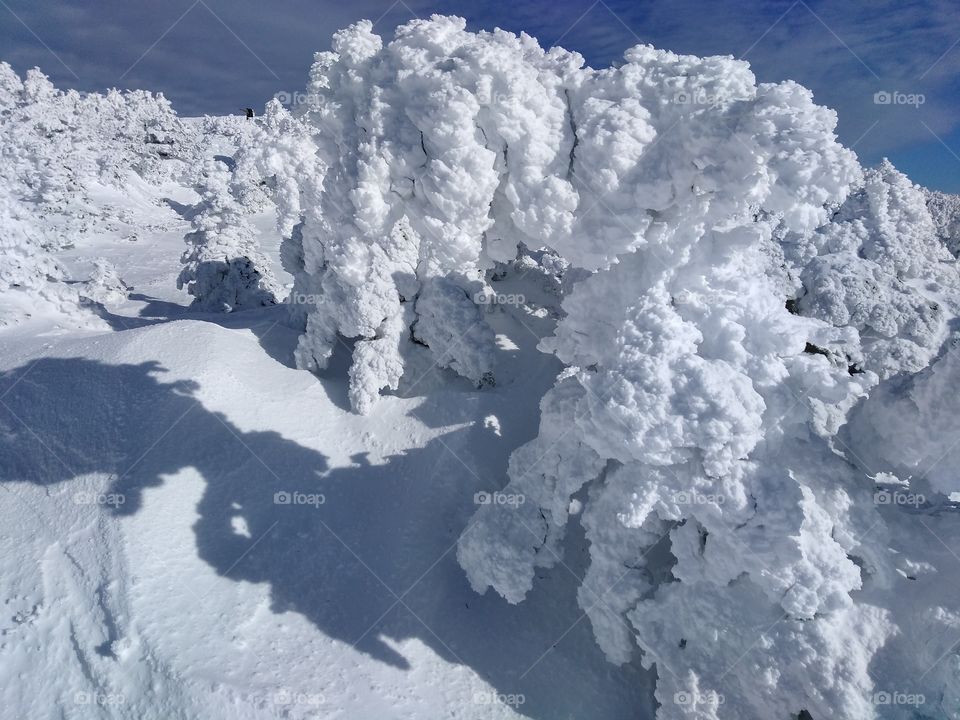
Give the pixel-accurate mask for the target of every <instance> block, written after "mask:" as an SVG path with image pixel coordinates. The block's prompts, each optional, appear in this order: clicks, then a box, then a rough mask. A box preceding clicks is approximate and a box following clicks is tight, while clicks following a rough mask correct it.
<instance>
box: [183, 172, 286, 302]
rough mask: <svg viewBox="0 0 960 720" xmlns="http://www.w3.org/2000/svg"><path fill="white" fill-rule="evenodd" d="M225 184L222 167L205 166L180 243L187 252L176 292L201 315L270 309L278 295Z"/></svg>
mask: <svg viewBox="0 0 960 720" xmlns="http://www.w3.org/2000/svg"><path fill="white" fill-rule="evenodd" d="M230 181H231V173H230V170H229V169H228V168H227V166H226V165H225V164H224V163H223V162H221V161H219V160H214V159H210V160H208V161H207V163H206V164H205V165H204V172H203V181H202V185H201V186H200V188H199V191H200V196H201V200H200V203H199V205H198V207H197V208H196V209H195V213H194V216H193V220H192V224H193V230H192V231H191V232H190V233H188V234H187V235H186V237H185V238H184V239H185V241H186V242H187V244H188V245H189V246H190V247H189V249H188V250H186V251H185V252H184V254H183V257H182V258H181V261H182V262H183V265H184V267H183V269H182V270H181V271H180V276H179V277H178V278H177V287H178V288H186V289H187V292H188V293H190V294H191V295H192V296H193V297H194V301H193V305H192V307H194V308H195V309H199V310H203V311H206V312H221V311H226V312H229V311H232V310H239V309H244V308H251V307H260V306H264V305H273V304H275V303H276V302H277V298H278V295H279V294H280V292H281V288H280V286H279V284H278V283H277V281H276V279H275V278H274V276H273V273H272V272H271V271H270V268H269V264H268V262H267V259H266V257H264V255H263V254H262V253H261V252H260V250H259V249H258V248H257V244H256V238H255V234H254V231H253V228H252V227H251V225H250V220H249V218H248V216H247V213H246V212H245V210H244V208H243V207H242V206H241V205H240V204H239V203H238V202H237V200H236V199H235V198H234V197H233V195H232V194H231V191H230Z"/></svg>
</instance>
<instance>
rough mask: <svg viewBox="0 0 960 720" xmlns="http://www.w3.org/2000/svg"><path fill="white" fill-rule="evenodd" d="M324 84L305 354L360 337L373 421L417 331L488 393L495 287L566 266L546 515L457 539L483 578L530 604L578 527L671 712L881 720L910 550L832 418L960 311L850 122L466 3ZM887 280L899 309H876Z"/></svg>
mask: <svg viewBox="0 0 960 720" xmlns="http://www.w3.org/2000/svg"><path fill="white" fill-rule="evenodd" d="M308 92H309V93H311V94H312V95H314V96H316V97H317V98H318V100H317V102H314V103H309V104H308V105H307V106H306V108H305V109H304V110H302V111H301V113H300V115H301V118H302V119H303V121H304V122H306V123H309V124H310V125H311V126H312V128H313V130H314V136H313V141H314V143H315V144H316V146H317V148H318V156H319V158H320V165H318V167H321V166H322V167H323V178H322V183H315V184H314V187H315V188H317V187H318V188H319V190H318V191H317V192H316V195H315V196H311V197H315V198H316V201H315V202H313V201H309V200H308V201H306V202H305V203H304V204H303V205H302V206H301V207H302V208H303V212H302V215H303V222H302V223H301V224H300V225H297V226H296V227H295V228H294V229H293V231H292V232H291V234H290V241H289V243H288V246H287V256H288V257H289V258H291V259H292V261H293V269H294V270H295V273H294V274H295V276H296V278H297V285H296V287H297V288H298V289H299V291H301V292H304V293H309V294H312V295H313V296H314V297H317V298H320V299H321V300H322V301H321V302H317V303H315V304H314V305H311V306H310V308H309V310H308V311H307V312H306V313H305V316H304V317H303V322H304V325H305V333H304V335H303V336H302V338H301V341H300V346H299V348H298V351H297V359H298V362H299V364H300V365H301V366H303V367H307V368H310V369H316V368H320V367H323V366H324V365H325V363H326V362H327V360H328V359H329V357H330V355H331V353H332V351H333V348H334V346H335V344H336V342H337V336H338V334H339V335H343V336H346V337H351V338H358V339H359V342H358V343H357V345H356V349H355V350H354V364H353V367H352V368H351V371H350V376H351V400H352V402H353V404H354V407H355V408H357V409H359V410H361V411H367V410H369V408H370V407H371V405H372V403H373V401H374V399H375V397H376V395H377V393H378V391H379V390H380V389H381V388H384V387H395V386H396V383H397V382H398V380H399V378H400V376H401V375H402V372H403V367H404V353H405V346H406V344H407V343H408V342H409V341H410V339H411V338H414V339H417V340H419V341H420V342H422V343H425V344H427V345H428V346H429V347H430V349H431V351H432V353H433V354H434V357H435V359H436V361H437V364H439V365H441V366H447V367H451V368H452V369H454V370H456V371H457V372H460V373H461V374H463V375H465V376H467V377H470V378H472V379H474V380H477V381H479V380H480V379H482V378H483V377H486V376H488V368H489V367H490V366H491V361H490V360H489V357H490V355H489V353H490V352H491V348H492V346H493V333H492V331H490V329H489V328H488V327H487V326H486V323H485V321H484V319H483V315H482V314H480V313H478V312H477V310H476V308H475V303H474V301H473V300H472V297H473V296H474V294H473V291H476V290H482V289H483V288H485V287H486V284H487V282H488V281H489V279H490V277H491V270H492V269H493V268H494V267H495V265H496V263H510V262H511V261H513V260H514V258H515V257H516V256H517V253H518V249H519V248H524V247H529V248H541V249H546V250H548V251H549V253H550V254H551V256H553V255H555V256H558V257H559V258H561V259H562V260H561V261H560V262H561V263H562V264H563V265H564V267H565V268H568V269H569V270H570V272H568V273H567V274H568V276H569V277H571V278H573V280H572V281H570V282H568V283H565V284H563V285H562V287H563V291H564V298H563V304H562V308H563V312H564V317H563V318H562V320H561V321H560V323H559V325H558V326H557V329H556V332H555V334H554V336H553V337H552V338H548V339H546V340H544V341H543V342H542V343H541V349H543V350H544V351H545V352H550V353H553V354H555V355H556V356H557V357H559V358H560V359H561V360H562V361H563V362H564V363H565V364H566V365H567V369H566V370H565V371H564V372H563V373H562V374H561V375H560V377H559V378H558V380H557V384H556V386H555V387H554V388H553V389H552V390H551V391H550V392H549V393H548V394H547V395H546V397H544V399H543V401H542V403H541V423H540V434H539V436H538V437H537V439H535V440H534V441H532V442H530V443H528V444H527V445H525V446H523V447H521V448H520V449H518V450H517V451H516V452H515V453H514V455H513V456H512V458H511V461H510V468H509V475H510V483H509V484H508V486H507V488H506V490H507V492H508V493H512V494H517V495H522V496H524V497H525V498H526V502H524V503H517V504H509V503H508V504H505V505H500V504H496V503H494V504H489V505H485V506H483V507H482V508H481V509H480V510H479V512H478V515H477V517H476V518H475V520H474V523H473V524H472V525H471V527H470V530H469V532H467V533H465V534H464V536H463V538H462V540H461V542H460V545H459V548H458V556H459V559H460V561H461V564H462V565H463V566H464V568H465V569H466V571H467V573H468V576H469V578H470V581H471V583H472V584H473V585H474V587H475V588H476V589H477V590H480V591H482V590H484V589H486V588H488V587H493V588H495V589H496V590H497V591H498V592H499V593H501V594H502V595H504V596H505V597H506V598H507V599H508V600H510V601H512V602H518V601H520V600H521V599H522V598H523V597H524V596H525V594H526V593H527V592H528V591H529V589H530V588H531V587H532V582H533V578H534V576H535V572H534V571H535V568H536V567H538V566H550V565H553V564H555V563H557V562H559V561H560V555H561V553H562V544H561V541H562V539H563V536H564V533H565V529H566V526H567V524H568V522H569V521H570V518H571V513H572V512H578V513H581V520H580V521H581V522H582V524H583V525H584V527H585V529H586V535H587V539H588V540H589V542H590V557H591V564H590V567H589V570H588V572H587V575H586V576H585V578H584V580H583V585H582V587H581V590H580V595H579V600H580V604H581V606H582V607H583V608H584V611H585V612H586V614H587V615H588V616H589V617H590V620H591V622H592V624H593V628H594V631H595V634H596V636H597V640H598V642H599V643H600V645H601V646H602V647H603V649H604V651H605V652H606V654H607V655H608V657H609V658H610V659H611V660H613V661H615V662H625V661H627V660H628V659H629V658H630V657H631V656H632V654H633V653H634V651H635V650H636V648H637V646H639V650H640V657H641V660H642V662H644V663H645V664H647V665H656V667H657V672H658V677H659V681H658V688H657V695H658V699H659V700H660V702H661V708H660V711H659V712H660V716H661V717H689V716H691V715H695V716H697V717H703V718H707V717H718V716H728V717H744V716H757V717H784V718H787V717H791V716H796V715H797V714H798V713H801V712H802V711H806V712H808V713H811V714H812V715H813V717H827V716H831V715H836V714H839V715H843V716H844V717H857V718H859V717H871V716H872V715H873V710H874V705H873V702H872V697H871V694H872V692H873V690H874V687H875V683H874V678H873V677H872V676H871V673H870V663H871V659H872V658H873V657H874V656H875V655H876V653H877V652H878V650H879V649H880V648H881V647H882V646H883V645H884V643H885V642H886V641H887V640H888V638H890V637H891V636H893V635H894V634H895V633H896V632H897V625H896V622H895V621H894V620H893V619H892V615H893V613H892V611H891V609H890V608H889V607H887V606H886V605H884V604H883V603H881V602H874V601H871V600H869V599H867V600H865V599H863V597H862V596H859V595H858V592H861V591H865V590H867V589H870V588H875V587H876V586H877V583H876V582H874V580H875V578H876V577H879V576H881V575H883V570H884V569H885V568H886V569H889V567H890V565H889V562H888V561H887V560H885V559H884V556H883V553H882V552H878V550H877V547H876V546H874V545H872V544H870V543H869V542H867V541H865V539H864V536H866V535H867V533H868V531H870V530H871V528H872V527H873V526H874V525H876V524H878V523H881V524H882V523H883V518H882V517H881V516H880V515H879V514H878V512H877V509H876V505H875V503H874V502H873V498H874V490H875V486H874V481H873V480H871V479H870V478H868V477H867V476H866V475H865V474H864V473H863V472H861V471H859V470H857V469H855V468H854V467H853V466H851V464H850V463H849V462H847V460H846V459H845V458H844V457H842V454H841V452H840V451H839V448H838V443H839V440H838V439H837V436H836V433H837V431H838V429H839V428H840V427H841V425H842V424H843V422H844V419H845V413H846V411H847V410H848V409H849V407H850V406H851V405H853V404H854V403H855V402H856V401H857V399H858V398H862V397H863V396H865V395H866V393H867V392H868V391H869V390H870V388H871V387H873V386H874V384H875V383H876V382H877V381H878V378H879V377H880V376H884V377H885V376H887V375H890V374H891V373H893V372H896V370H898V369H910V368H915V367H917V366H918V365H920V366H922V364H923V363H925V362H926V361H927V360H928V359H929V358H930V357H931V356H932V355H933V354H934V353H935V352H936V348H937V345H938V343H939V342H941V341H943V339H944V338H945V337H946V335H947V332H948V320H949V319H950V317H952V315H954V314H955V310H954V308H953V305H952V302H953V301H952V300H950V299H949V297H950V294H951V293H952V292H953V286H954V275H955V273H956V267H955V265H952V264H951V263H950V262H948V261H947V258H945V257H943V254H942V253H940V252H939V251H938V250H937V248H936V246H935V244H934V243H933V242H931V241H932V240H933V239H934V234H933V232H932V223H931V219H930V216H929V214H928V213H927V211H926V210H925V209H924V208H923V203H922V201H921V202H920V203H919V204H918V198H919V197H920V195H919V193H918V191H917V189H916V188H913V186H912V185H910V183H909V182H907V181H906V180H905V179H904V178H902V176H900V175H899V174H898V173H896V171H895V170H893V168H892V167H889V166H887V165H884V166H883V167H881V168H880V169H879V170H877V171H871V172H868V173H867V174H866V175H864V174H863V173H862V171H861V169H860V167H859V165H858V164H857V162H856V159H855V157H854V155H853V154H852V153H851V152H849V151H847V150H845V149H844V148H842V147H841V146H840V145H839V144H838V143H837V141H836V137H835V135H834V127H835V123H836V117H835V115H834V113H832V112H831V111H829V110H826V109H823V108H820V107H817V106H816V105H814V104H813V102H812V99H811V95H810V93H809V92H808V91H806V90H805V89H803V88H802V87H800V86H798V85H796V84H794V83H790V82H787V83H781V84H760V85H758V84H757V83H756V82H755V79H754V77H753V75H752V74H751V73H750V71H749V68H748V67H747V65H746V64H745V63H742V62H737V61H734V60H732V59H730V58H694V57H684V56H677V55H674V54H671V53H667V52H662V51H658V50H655V49H652V48H649V47H642V46H640V47H636V48H633V49H631V50H629V51H628V52H627V53H626V54H625V57H624V62H623V64H621V65H619V66H618V67H616V68H610V69H605V70H599V71H598V70H592V69H590V68H585V67H583V63H582V58H580V57H579V56H578V55H576V54H574V53H568V52H566V51H563V50H560V49H556V48H555V49H552V50H549V51H544V50H542V49H541V48H540V47H539V46H538V45H537V44H536V42H535V41H534V40H533V39H532V38H529V37H527V36H520V37H517V36H514V35H512V34H510V33H506V32H501V31H496V32H493V33H477V34H473V33H468V32H466V31H465V30H464V23H463V21H462V20H459V19H456V18H442V17H434V18H432V19H431V20H429V21H414V22H411V23H409V24H407V25H405V26H402V27H401V28H399V29H398V31H397V35H396V38H395V39H394V40H393V41H392V42H391V43H389V44H387V45H384V44H383V42H382V40H381V39H380V38H379V37H378V36H376V35H374V34H373V33H372V29H371V25H370V24H369V23H358V24H357V25H354V26H352V27H351V28H349V29H347V30H345V31H342V32H340V33H338V34H337V35H336V36H335V38H334V52H332V53H321V54H319V55H318V56H317V61H316V63H315V65H314V68H313V71H312V73H311V81H310V84H309V86H308ZM306 196H307V194H306V193H304V192H302V193H301V195H300V197H301V198H304V197H306ZM941 266H942V267H941ZM951 273H953V275H951ZM870 282H873V283H874V284H875V285H876V286H877V287H878V288H880V292H881V293H883V295H882V297H885V298H887V299H888V300H889V302H890V304H891V306H892V309H889V308H885V307H876V306H877V305H879V304H880V303H877V302H874V299H871V305H872V306H874V311H873V312H871V313H868V314H867V317H864V318H861V317H859V316H858V315H857V314H856V313H857V312H860V311H861V310H862V309H861V308H859V307H858V305H857V298H858V297H861V296H862V295H863V292H864V289H863V288H864V287H866V286H868V285H869V283H870ZM920 285H924V287H923V289H922V290H919V289H917V288H918V286H920ZM926 293H930V295H928V294H926ZM931 295H936V296H937V297H940V296H941V295H942V296H944V299H940V300H939V301H937V302H939V303H940V304H938V306H937V307H932V302H934V301H933V300H932V297H931ZM847 299H849V300H850V302H849V303H847V302H846V300H847ZM921 305H923V307H922V308H921ZM941 305H942V307H941ZM841 310H845V311H846V313H847V314H844V312H842V311H841ZM861 333H862V334H863V339H862V341H861ZM664 541H666V543H667V545H666V550H662V549H660V550H658V548H662V547H663V546H662V545H661V542H664ZM862 558H867V559H868V560H862ZM884 563H886V565H884ZM862 567H865V568H867V569H868V570H869V571H870V572H868V573H867V574H864V573H865V571H864V570H863V569H862ZM871 572H872V573H873V574H870V573H871ZM871 583H872V584H871ZM813 689H815V690H813ZM721 699H722V700H723V702H721Z"/></svg>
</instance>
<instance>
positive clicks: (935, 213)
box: [925, 190, 960, 257]
mask: <svg viewBox="0 0 960 720" xmlns="http://www.w3.org/2000/svg"><path fill="white" fill-rule="evenodd" d="M925 194H926V198H927V209H928V210H929V211H930V216H931V217H932V219H933V225H934V227H935V228H936V229H937V235H938V236H939V238H940V240H941V241H943V242H944V243H945V244H946V246H947V249H948V250H950V252H951V253H953V256H954V257H960V195H949V194H947V193H942V192H938V191H936V190H927V191H926V193H925Z"/></svg>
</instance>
